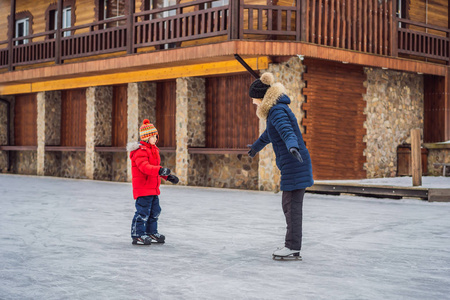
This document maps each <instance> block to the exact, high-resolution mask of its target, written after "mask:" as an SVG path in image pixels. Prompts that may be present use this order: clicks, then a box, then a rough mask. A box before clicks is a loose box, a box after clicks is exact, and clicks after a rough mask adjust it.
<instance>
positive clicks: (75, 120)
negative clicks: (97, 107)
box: [61, 89, 86, 147]
mask: <svg viewBox="0 0 450 300" xmlns="http://www.w3.org/2000/svg"><path fill="white" fill-rule="evenodd" d="M61 146H65V147H85V146H86V89H76V90H63V91H61Z"/></svg>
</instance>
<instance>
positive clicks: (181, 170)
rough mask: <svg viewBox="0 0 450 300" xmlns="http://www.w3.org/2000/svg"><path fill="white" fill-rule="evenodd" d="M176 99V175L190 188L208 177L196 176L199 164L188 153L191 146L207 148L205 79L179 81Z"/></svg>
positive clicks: (191, 78) (179, 79) (181, 182)
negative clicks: (192, 182) (193, 179)
mask: <svg viewBox="0 0 450 300" xmlns="http://www.w3.org/2000/svg"><path fill="white" fill-rule="evenodd" d="M176 97H177V99H176V129H175V130H176V141H177V149H176V174H177V176H178V177H179V178H180V184H184V185H187V184H189V178H191V179H192V178H197V177H199V176H205V174H197V173H196V170H197V168H196V167H195V165H196V161H195V159H193V160H191V157H190V155H189V153H188V147H190V146H192V147H204V146H205V140H206V139H205V123H206V106H205V97H206V96H205V79H203V78H194V77H186V78H177V96H176ZM197 179H198V178H197Z"/></svg>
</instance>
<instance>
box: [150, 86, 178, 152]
mask: <svg viewBox="0 0 450 300" xmlns="http://www.w3.org/2000/svg"><path fill="white" fill-rule="evenodd" d="M176 92H177V84H176V81H175V80H170V81H164V82H158V83H157V85H156V93H157V96H156V122H155V126H156V129H158V134H159V141H158V146H159V147H176V135H175V116H176V96H177V95H176Z"/></svg>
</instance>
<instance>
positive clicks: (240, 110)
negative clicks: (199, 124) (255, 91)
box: [206, 74, 259, 149]
mask: <svg viewBox="0 0 450 300" xmlns="http://www.w3.org/2000/svg"><path fill="white" fill-rule="evenodd" d="M253 79H254V78H253V77H252V76H251V75H248V74H243V75H233V76H224V77H211V78H207V79H206V147H207V148H234V149H236V148H246V146H247V145H248V144H252V143H253V142H254V141H255V140H256V139H257V138H258V134H259V121H258V117H257V116H256V113H255V112H256V107H255V106H254V105H253V104H252V100H251V99H250V97H249V96H248V88H249V87H250V84H251V83H252V82H253Z"/></svg>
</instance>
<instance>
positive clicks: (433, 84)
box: [423, 75, 446, 143]
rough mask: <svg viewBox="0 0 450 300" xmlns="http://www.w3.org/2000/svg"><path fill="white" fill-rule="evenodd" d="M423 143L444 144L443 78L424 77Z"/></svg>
mask: <svg viewBox="0 0 450 300" xmlns="http://www.w3.org/2000/svg"><path fill="white" fill-rule="evenodd" d="M423 89H424V91H423V94H424V124H423V127H424V128H423V141H424V143H435V142H445V141H446V140H445V138H446V137H445V126H446V124H445V120H446V117H445V113H446V111H445V77H441V76H431V75H425V76H424V83H423Z"/></svg>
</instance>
